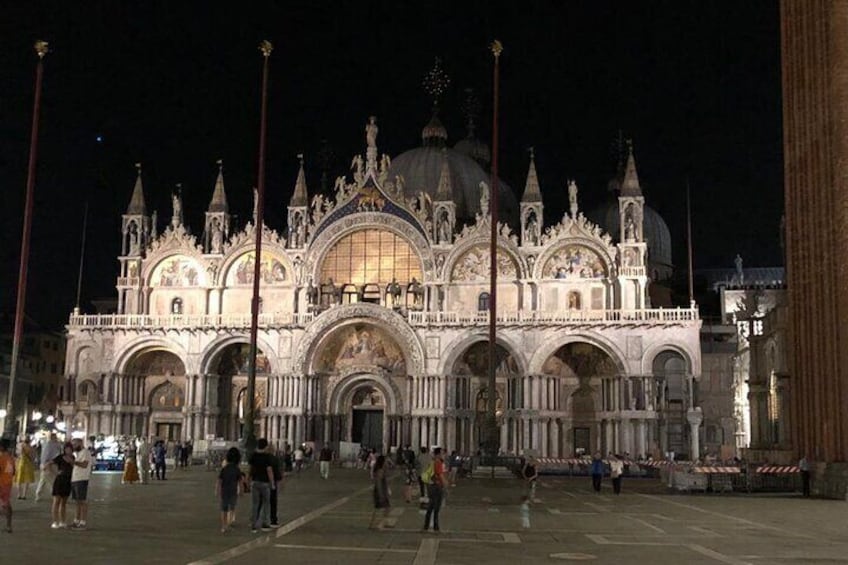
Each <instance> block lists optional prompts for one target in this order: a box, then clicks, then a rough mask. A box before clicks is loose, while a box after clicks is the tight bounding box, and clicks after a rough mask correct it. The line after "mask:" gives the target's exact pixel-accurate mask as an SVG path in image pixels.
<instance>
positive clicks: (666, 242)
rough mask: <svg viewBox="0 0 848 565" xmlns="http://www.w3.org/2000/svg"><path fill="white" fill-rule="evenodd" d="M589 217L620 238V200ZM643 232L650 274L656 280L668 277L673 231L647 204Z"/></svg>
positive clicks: (670, 264)
mask: <svg viewBox="0 0 848 565" xmlns="http://www.w3.org/2000/svg"><path fill="white" fill-rule="evenodd" d="M589 218H590V219H591V220H592V221H594V222H595V223H597V224H598V225H600V226H601V227H602V228H604V230H606V232H607V233H609V234H610V235H611V236H613V237H614V238H616V239H618V237H619V235H620V232H619V222H620V215H619V209H618V201H617V200H615V201H612V202H609V203H607V204H605V205H603V206H601V207H600V208H598V209H596V210H594V211H593V212H591V213H590V214H589ZM642 233H643V235H644V237H645V242H646V243H647V244H648V268H649V273H648V274H649V275H650V276H651V277H652V278H653V279H654V280H663V279H667V278H669V277H670V276H671V274H672V269H673V263H672V262H671V232H670V231H669V230H668V225H666V223H665V220H663V219H662V216H660V215H659V213H658V212H657V211H656V210H654V209H653V208H651V207H650V206H648V205H647V204H646V205H645V208H644V218H643V219H642Z"/></svg>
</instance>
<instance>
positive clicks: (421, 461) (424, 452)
mask: <svg viewBox="0 0 848 565" xmlns="http://www.w3.org/2000/svg"><path fill="white" fill-rule="evenodd" d="M420 451H421V453H420V454H419V455H418V468H417V471H418V489H419V490H420V492H421V500H422V501H423V500H424V498H425V497H426V496H427V485H426V484H425V483H424V481H423V480H422V479H421V474H422V473H424V471H425V470H426V469H427V467H429V466H430V463H431V462H432V461H433V458H432V457H431V456H430V450H429V449H427V448H426V447H424V446H422V447H421V450H420Z"/></svg>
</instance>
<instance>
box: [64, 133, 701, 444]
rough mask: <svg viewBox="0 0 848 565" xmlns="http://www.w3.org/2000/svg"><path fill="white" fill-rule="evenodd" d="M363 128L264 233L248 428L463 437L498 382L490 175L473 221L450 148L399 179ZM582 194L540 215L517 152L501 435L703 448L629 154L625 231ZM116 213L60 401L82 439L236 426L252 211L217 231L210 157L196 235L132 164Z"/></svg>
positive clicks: (469, 438)
mask: <svg viewBox="0 0 848 565" xmlns="http://www.w3.org/2000/svg"><path fill="white" fill-rule="evenodd" d="M371 126H373V127H374V128H376V126H375V122H374V121H373V120H372V121H371V122H370V123H369V127H371ZM367 133H368V135H367V140H368V147H367V151H366V154H365V155H364V156H357V157H356V158H354V160H353V165H352V170H353V174H352V177H353V178H352V180H351V179H347V178H340V179H338V181H337V182H336V194H335V198H333V199H331V200H328V199H326V198H325V197H322V196H320V195H316V196H314V197H312V198H311V200H310V199H309V197H308V195H307V190H306V181H305V177H304V174H303V168H302V166H301V171H300V173H299V175H298V178H297V181H296V183H295V191H294V196H293V197H292V200H291V203H290V206H289V209H288V229H287V232H286V235H285V236H284V235H281V234H279V233H278V232H276V231H274V230H273V229H271V228H270V227H267V226H266V227H264V228H263V233H262V237H263V248H262V257H261V261H262V267H261V276H262V281H261V298H262V300H261V307H260V314H259V338H258V348H259V350H260V356H259V361H258V377H257V387H256V390H257V395H256V399H255V401H256V405H257V406H258V407H259V411H258V416H257V425H258V429H259V433H260V434H261V435H263V436H266V437H268V438H269V439H270V440H271V441H273V442H277V443H282V442H289V443H295V442H300V441H305V440H307V441H308V440H314V441H317V442H319V443H320V442H326V441H329V442H337V441H355V442H362V443H363V444H365V445H369V446H373V447H377V448H379V449H387V448H389V447H391V446H397V445H401V444H412V445H414V446H418V445H441V446H444V447H446V448H448V449H458V450H460V451H462V452H466V453H468V452H473V451H475V450H476V449H477V447H478V443H479V442H478V439H479V429H478V425H479V423H480V422H481V421H482V418H481V411H482V410H483V409H484V407H485V403H486V398H487V395H488V394H491V393H492V391H488V390H486V367H487V363H488V357H487V355H488V353H487V325H488V319H489V318H488V316H489V313H488V296H489V295H488V291H489V281H488V273H489V266H490V256H489V234H490V216H489V214H488V199H489V189H488V187H487V186H486V185H485V184H484V185H483V186H478V187H477V188H476V191H477V192H476V194H479V195H480V196H479V198H480V202H475V203H473V205H472V204H471V203H468V202H465V203H463V207H462V209H465V210H472V213H474V214H475V216H474V217H472V218H471V219H470V221H469V222H468V223H467V224H465V225H459V220H458V219H457V210H458V208H457V203H456V197H455V196H454V186H453V180H452V178H454V177H456V175H455V171H453V170H451V168H450V166H451V165H450V164H451V163H452V162H460V161H461V159H462V158H460V157H457V156H456V155H455V154H454V153H453V151H454V150H449V149H445V150H444V155H445V157H444V158H443V159H442V162H440V163H439V162H437V163H436V164H435V166H438V167H439V174H438V177H437V178H438V179H439V181H438V183H437V186H432V187H429V188H428V190H427V192H423V191H422V192H420V193H417V194H409V190H408V189H407V188H406V187H405V182H404V178H403V177H402V176H400V175H395V176H392V175H391V174H390V171H391V170H392V169H391V168H392V165H391V160H390V159H389V158H388V157H387V156H379V155H378V151H377V147H376V129H374V130H370V131H368V132H367ZM463 158H464V157H463ZM577 191H578V189H577V185H576V184H574V183H573V182H572V183H571V185H570V186H569V189H568V192H569V198H570V212H569V213H568V214H566V215H565V216H564V217H563V219H562V220H561V221H560V222H558V223H556V224H554V225H550V226H547V227H545V228H543V226H542V225H541V221H542V217H543V215H542V212H543V203H542V198H541V192H540V190H539V186H538V181H537V178H536V171H535V164H534V162H533V161H532V159H531V162H530V170H529V173H528V176H527V186H526V188H525V192H524V198H522V201H521V204H520V212H519V213H518V214H517V215H520V229H519V231H518V232H517V233H515V232H513V230H512V228H510V226H509V225H506V224H504V225H502V226H500V228H499V229H498V233H499V234H500V236H499V239H498V242H497V246H498V254H497V258H496V261H497V266H498V267H497V268H498V272H499V277H500V278H499V287H498V313H497V316H498V327H499V331H498V345H499V352H500V358H499V360H498V371H497V390H496V391H495V393H496V394H497V405H498V418H499V421H500V422H501V448H502V450H503V451H504V452H507V453H525V452H531V451H532V452H535V453H537V454H539V455H541V456H547V457H567V456H571V455H573V454H575V453H581V452H592V451H595V450H602V451H604V452H606V451H615V452H621V453H624V452H628V453H630V454H632V455H633V456H636V455H637V454H653V455H660V454H661V453H662V452H665V451H675V452H677V453H691V452H693V450H694V452H696V453H697V451H698V437H699V435H700V434H699V425H700V422H701V413H700V410H699V409H697V408H696V407H694V406H693V402H692V394H693V392H692V391H693V388H694V387H693V379H697V378H699V376H700V373H701V357H700V349H699V328H700V325H701V322H700V320H699V318H698V312H697V309H696V308H694V305H693V307H691V308H690V307H687V308H672V309H662V308H654V309H652V308H650V305H649V304H648V298H647V297H648V286H649V283H650V280H649V278H648V276H647V274H646V268H645V265H646V259H647V257H646V256H647V245H646V242H645V241H644V239H643V236H642V226H641V222H642V218H643V213H642V208H643V206H644V198H643V197H642V195H641V190H640V189H639V184H638V177H637V176H636V166H635V160H634V158H633V155H632V154H631V155H630V156H629V160H628V164H627V168H626V171H625V174H624V181H623V183H622V191H621V196H620V204H621V217H620V225H621V226H622V229H621V233H619V234H613V235H611V234H606V233H604V232H603V231H602V230H601V228H599V227H598V226H596V225H594V224H592V223H591V222H589V221H588V220H587V219H586V218H585V217H584V215H583V214H582V212H580V210H579V205H578V199H577ZM123 226H124V230H123V237H124V244H123V252H122V255H121V256H120V257H119V261H120V264H121V271H120V274H119V276H118V280H117V291H118V299H119V312H118V314H116V315H110V316H91V315H73V316H72V317H71V320H70V323H69V325H68V332H69V335H68V350H67V353H68V360H69V361H68V363H67V371H66V373H67V378H68V382H69V386H68V387H67V389H68V391H69V395H68V397H67V398H66V399H65V402H64V404H63V411H64V415H65V417H66V418H67V419H70V420H72V421H73V422H74V424H75V426H76V428H77V429H85V430H87V431H88V432H89V433H91V432H100V433H107V434H109V433H111V434H139V435H140V434H144V435H159V436H170V437H178V438H195V439H198V438H200V439H202V438H207V437H213V436H214V437H224V438H226V439H237V438H238V437H239V435H240V432H241V426H242V424H243V419H244V414H245V410H244V407H245V402H246V401H247V400H246V399H245V388H246V366H247V365H246V360H247V352H248V350H247V343H248V335H249V324H250V308H249V304H250V297H251V283H252V281H253V278H252V277H253V266H254V264H255V263H254V262H255V261H256V257H255V253H254V238H255V229H256V227H255V225H254V224H253V223H248V224H247V226H246V227H245V228H244V229H242V230H240V231H234V230H233V229H232V225H231V218H230V215H229V212H228V206H227V202H226V194H225V192H224V181H223V174H222V173H220V172H219V175H218V181H217V183H216V186H215V189H214V191H213V198H212V201H211V203H210V206H209V211H208V212H207V213H206V225H205V229H204V231H203V233H204V237H203V238H201V239H200V240H199V239H198V238H196V237H195V236H194V235H191V233H190V232H189V231H188V229H187V228H186V226H184V225H183V223H182V203H181V202H180V201H179V198H178V197H175V199H174V213H173V216H172V220H171V222H170V225H169V226H168V228H167V229H166V230H165V232H164V233H161V234H156V233H154V229H155V222H154V221H151V218H150V216H149V215H148V214H147V211H146V207H145V205H144V194H143V188H142V182H141V172H140V171H139V177H138V180H137V182H136V186H135V189H134V192H133V196H132V199H131V204H130V207H129V209H128V210H127V213H126V214H125V215H124V221H123ZM614 236H615V240H614Z"/></svg>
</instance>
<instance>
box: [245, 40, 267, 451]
mask: <svg viewBox="0 0 848 565" xmlns="http://www.w3.org/2000/svg"><path fill="white" fill-rule="evenodd" d="M273 49H274V46H273V45H271V42H270V41H268V40H267V39H266V40H264V41H263V42H262V43H261V44H260V45H259V50H260V51H262V56H263V57H264V62H263V65H262V109H261V112H260V118H259V173H258V180H257V186H256V193H257V197H256V225H255V226H254V228H255V230H256V245H255V253H254V260H253V298H252V300H251V301H250V357H249V359H248V369H247V394H246V396H245V402H246V403H247V406H246V407H245V411H244V446H245V450H246V451H247V452H248V454H252V453H253V450H254V449H255V448H256V431H255V420H256V354H257V347H256V340H257V334H258V332H259V300H260V298H259V283H260V276H261V273H262V271H261V266H262V226H263V221H264V219H263V216H264V210H265V138H266V129H267V122H266V116H267V110H268V67H269V58H270V57H271V51H272V50H273Z"/></svg>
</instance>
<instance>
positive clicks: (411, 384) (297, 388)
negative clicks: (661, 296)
mask: <svg viewBox="0 0 848 565" xmlns="http://www.w3.org/2000/svg"><path fill="white" fill-rule="evenodd" d="M496 350H497V354H498V357H497V368H496V379H497V380H496V390H495V391H494V394H495V395H496V406H497V417H498V421H499V422H500V424H501V440H500V443H501V446H500V447H501V450H502V451H503V452H504V453H525V452H528V451H532V452H535V453H537V454H539V455H540V456H547V457H561V456H562V457H565V456H571V455H573V454H578V455H579V454H587V453H591V452H594V451H596V450H601V451H603V452H608V451H613V452H618V453H630V454H633V455H636V454H649V453H662V452H664V451H676V452H678V453H681V452H685V451H686V448H687V445H688V443H687V442H688V441H690V437H689V433H688V431H689V430H688V429H687V426H686V424H687V419H686V411H685V409H684V407H685V406H687V405H691V403H692V402H694V401H695V396H696V394H697V391H696V390H695V386H694V384H693V382H692V380H691V379H688V378H687V366H686V362H685V360H684V359H683V357H682V356H681V355H680V354H679V353H678V352H676V351H663V352H661V353H659V354H657V355H656V356H655V357H654V359H653V374H652V375H650V376H627V375H623V374H622V369H621V367H620V365H619V363H618V362H617V361H616V360H614V359H613V358H612V357H611V356H610V355H609V354H608V353H606V352H605V351H604V350H603V349H601V348H600V347H599V346H597V345H594V344H591V343H588V342H572V343H567V344H565V345H563V346H561V347H559V348H558V349H556V350H555V351H554V353H552V354H551V355H550V356H549V357H548V358H547V359H546V360H545V361H544V363H543V364H542V368H541V372H540V374H535V375H528V374H523V372H522V368H521V366H520V364H519V361H518V359H517V358H516V357H515V355H514V354H513V353H512V352H510V350H509V349H508V348H507V347H506V346H504V345H501V344H498V345H497V347H496ZM488 355H489V347H488V342H486V341H485V340H480V341H477V342H474V343H472V344H470V345H468V346H466V347H465V349H464V351H463V352H462V353H461V354H460V355H458V356H457V357H456V359H455V361H453V364H452V366H451V373H450V374H449V375H438V376H417V375H409V374H408V369H407V360H406V354H405V352H404V349H403V347H402V346H401V345H400V344H399V343H398V341H397V340H396V339H395V338H394V336H393V335H392V334H391V333H389V331H388V330H386V329H385V328H383V327H382V326H380V325H377V324H373V323H370V322H369V321H367V320H357V321H353V322H349V323H346V324H344V325H341V326H340V327H336V328H334V329H333V330H332V331H330V332H329V333H328V334H327V335H325V336H324V337H323V338H322V339H321V340H320V341H319V343H318V344H317V345H316V347H315V348H314V352H313V354H312V362H311V374H309V375H280V374H276V373H275V371H274V369H273V367H272V365H271V362H270V360H269V359H268V357H266V356H265V355H264V354H263V352H262V351H261V350H260V351H259V353H258V355H257V383H256V398H255V403H256V405H255V406H256V409H257V410H256V425H257V428H256V429H257V432H258V433H259V434H261V435H263V436H266V437H268V438H269V440H271V441H272V442H276V443H278V444H281V443H284V442H288V443H295V442H297V441H303V440H306V441H317V442H324V441H330V442H339V441H348V442H355V443H361V444H363V445H365V446H367V447H373V448H376V449H378V450H384V449H388V448H389V447H391V446H397V445H406V444H411V445H442V446H446V447H449V448H451V449H458V450H460V451H462V452H466V453H469V452H474V451H476V449H477V447H478V443H479V438H480V434H481V429H480V424H481V422H482V421H483V417H484V414H485V410H486V406H487V399H488V396H489V394H490V391H489V390H488V386H487V374H488ZM248 357H249V346H248V345H247V344H246V343H230V344H228V345H225V346H223V347H221V348H220V350H219V351H217V352H216V353H215V354H214V355H213V356H212V357H211V360H210V363H209V367H210V370H209V374H206V375H194V376H192V375H187V374H186V370H185V364H184V363H183V361H182V360H181V359H180V358H179V357H178V356H177V355H176V354H175V353H173V352H171V351H168V350H165V349H150V350H145V351H142V352H141V353H138V354H136V355H135V356H134V357H133V358H132V359H131V360H130V361H129V363H127V366H126V369H125V372H124V374H120V375H117V374H116V375H104V376H102V377H101V378H100V379H99V380H93V379H86V380H84V381H83V382H81V383H79V384H78V386H77V401H78V403H79V404H80V405H81V407H82V408H83V409H84V410H83V411H84V413H85V414H86V415H87V418H88V419H89V420H88V421H87V422H86V424H87V426H88V427H89V428H97V429H107V430H111V431H112V433H128V434H138V435H152V436H158V437H163V438H169V439H179V438H205V437H208V436H215V437H222V438H225V439H230V440H232V439H238V438H240V437H241V436H242V432H243V427H244V417H245V413H246V403H247V399H246V389H247V371H248ZM110 403H114V404H115V406H114V409H112V408H111V406H110Z"/></svg>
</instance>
